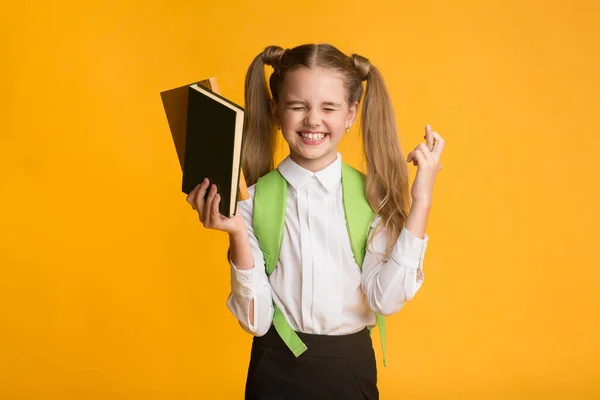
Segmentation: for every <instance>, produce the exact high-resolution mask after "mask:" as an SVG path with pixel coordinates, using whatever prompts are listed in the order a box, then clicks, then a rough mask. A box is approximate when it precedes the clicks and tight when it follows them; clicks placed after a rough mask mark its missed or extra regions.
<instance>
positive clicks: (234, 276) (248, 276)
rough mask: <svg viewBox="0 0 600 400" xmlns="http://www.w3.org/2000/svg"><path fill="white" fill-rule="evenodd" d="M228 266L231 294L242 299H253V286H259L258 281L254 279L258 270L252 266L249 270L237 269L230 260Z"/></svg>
mask: <svg viewBox="0 0 600 400" xmlns="http://www.w3.org/2000/svg"><path fill="white" fill-rule="evenodd" d="M229 265H230V266H231V289H232V292H233V293H234V294H235V295H237V296H239V297H241V298H244V299H252V298H254V296H255V294H256V293H257V290H256V288H255V286H256V285H257V284H258V285H259V284H260V279H258V277H256V271H257V270H258V269H257V268H255V267H254V266H253V267H252V268H250V269H238V268H237V267H236V266H235V264H234V263H233V262H232V261H231V259H229Z"/></svg>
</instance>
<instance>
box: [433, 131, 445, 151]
mask: <svg viewBox="0 0 600 400" xmlns="http://www.w3.org/2000/svg"><path fill="white" fill-rule="evenodd" d="M433 137H434V138H435V147H434V149H433V152H432V153H433V155H435V156H436V157H440V156H441V155H442V150H444V146H445V144H446V141H445V140H444V138H443V137H441V136H440V134H439V133H437V132H433Z"/></svg>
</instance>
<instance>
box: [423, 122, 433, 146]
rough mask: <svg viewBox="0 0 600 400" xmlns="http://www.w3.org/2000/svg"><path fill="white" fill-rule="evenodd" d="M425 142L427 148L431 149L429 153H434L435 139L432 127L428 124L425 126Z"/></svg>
mask: <svg viewBox="0 0 600 400" xmlns="http://www.w3.org/2000/svg"><path fill="white" fill-rule="evenodd" d="M424 137H425V141H426V144H427V148H428V149H429V151H433V146H434V144H435V143H434V138H433V129H431V125H429V124H427V125H426V126H425V136H424Z"/></svg>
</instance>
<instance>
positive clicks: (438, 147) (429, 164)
mask: <svg viewBox="0 0 600 400" xmlns="http://www.w3.org/2000/svg"><path fill="white" fill-rule="evenodd" d="M424 138H425V141H426V143H419V144H418V145H417V147H415V149H414V150H413V151H411V152H410V153H409V154H408V157H407V159H406V162H408V163H410V162H412V163H413V165H416V166H417V176H416V177H415V181H414V182H413V185H412V188H411V196H412V199H413V204H415V203H418V204H420V205H424V206H431V202H432V197H433V185H434V183H435V178H436V176H437V173H438V171H439V170H441V169H442V168H443V166H442V165H441V164H440V158H441V156H442V150H443V149H444V145H445V143H446V142H445V141H444V139H443V138H442V137H441V136H440V135H439V133H437V132H435V131H433V130H432V129H431V126H430V125H427V126H426V127H425V136H424Z"/></svg>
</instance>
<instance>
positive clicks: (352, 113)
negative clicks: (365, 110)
mask: <svg viewBox="0 0 600 400" xmlns="http://www.w3.org/2000/svg"><path fill="white" fill-rule="evenodd" d="M357 116H358V101H355V102H354V104H351V105H350V106H349V107H348V115H347V116H346V126H350V125H352V124H354V121H355V120H356V117H357Z"/></svg>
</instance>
